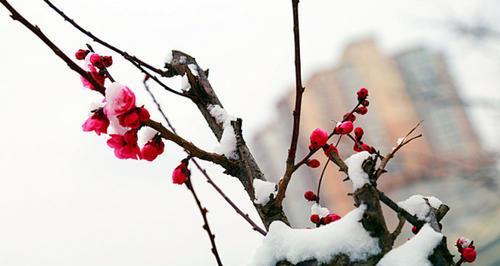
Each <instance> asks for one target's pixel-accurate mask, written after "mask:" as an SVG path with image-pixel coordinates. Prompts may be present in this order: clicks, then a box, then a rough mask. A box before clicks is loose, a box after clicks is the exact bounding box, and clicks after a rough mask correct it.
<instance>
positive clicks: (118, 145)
mask: <svg viewBox="0 0 500 266" xmlns="http://www.w3.org/2000/svg"><path fill="white" fill-rule="evenodd" d="M75 57H76V59H78V60H83V61H84V67H85V69H86V70H87V71H88V73H89V74H90V75H91V76H92V77H93V78H94V79H95V80H96V81H97V82H98V83H99V84H101V85H102V86H103V87H105V88H106V90H105V91H104V92H102V93H103V94H104V99H103V100H102V103H101V104H100V105H99V107H97V108H94V109H92V110H91V114H90V116H89V118H88V119H87V120H86V121H85V123H83V125H82V128H83V131H85V132H90V131H94V132H95V133H96V134H97V135H101V134H108V133H109V139H108V140H107V144H108V146H109V147H111V148H112V149H113V150H114V154H115V156H116V157H117V158H119V159H133V160H137V159H142V160H146V161H153V160H154V159H156V158H157V157H158V155H160V154H162V153H163V151H164V149H165V145H164V143H163V141H162V139H161V136H160V134H159V133H158V132H156V131H154V130H153V131H152V132H151V131H147V130H145V129H143V124H144V122H146V121H148V120H149V117H150V115H149V112H148V110H147V109H146V108H144V106H140V107H138V106H137V105H136V97H135V94H134V92H132V90H131V89H129V88H128V87H126V86H123V85H121V84H119V83H117V82H111V83H110V84H108V85H107V86H104V85H105V82H106V79H107V73H108V72H107V70H106V68H108V67H110V66H111V65H112V64H113V59H112V57H111V56H101V55H99V54H96V53H92V52H90V51H88V50H83V49H80V50H78V51H77V52H76V53H75ZM82 82H83V86H84V87H87V88H89V89H91V90H95V89H96V88H94V86H93V85H92V84H91V83H90V82H89V81H88V80H86V79H85V78H83V77H82ZM108 131H112V132H108ZM146 131H147V132H148V133H147V132H146ZM141 132H142V134H141ZM138 134H141V135H143V139H144V140H143V142H144V145H140V144H139V142H138V139H139V137H138ZM141 146H142V147H141Z"/></svg>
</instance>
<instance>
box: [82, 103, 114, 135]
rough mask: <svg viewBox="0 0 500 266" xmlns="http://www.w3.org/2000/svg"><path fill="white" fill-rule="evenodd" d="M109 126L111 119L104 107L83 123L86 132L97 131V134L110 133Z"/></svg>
mask: <svg viewBox="0 0 500 266" xmlns="http://www.w3.org/2000/svg"><path fill="white" fill-rule="evenodd" d="M108 126H109V119H108V117H107V116H106V115H105V114H104V112H103V110H102V108H99V109H97V110H95V111H94V112H93V113H92V115H91V116H90V117H89V118H88V119H87V120H86V121H85V123H83V125H82V129H83V131H85V132H89V131H95V133H97V135H101V133H104V134H106V133H108Z"/></svg>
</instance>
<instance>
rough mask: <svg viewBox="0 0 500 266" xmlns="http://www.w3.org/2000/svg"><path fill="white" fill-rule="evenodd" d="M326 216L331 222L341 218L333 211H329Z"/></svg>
mask: <svg viewBox="0 0 500 266" xmlns="http://www.w3.org/2000/svg"><path fill="white" fill-rule="evenodd" d="M327 217H329V218H330V220H331V221H332V222H335V221H338V220H340V218H342V217H340V216H339V215H337V214H335V213H330V214H328V216H327Z"/></svg>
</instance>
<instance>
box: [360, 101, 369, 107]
mask: <svg viewBox="0 0 500 266" xmlns="http://www.w3.org/2000/svg"><path fill="white" fill-rule="evenodd" d="M361 105H363V106H365V107H368V105H370V102H369V101H368V100H364V101H363V102H362V103H361Z"/></svg>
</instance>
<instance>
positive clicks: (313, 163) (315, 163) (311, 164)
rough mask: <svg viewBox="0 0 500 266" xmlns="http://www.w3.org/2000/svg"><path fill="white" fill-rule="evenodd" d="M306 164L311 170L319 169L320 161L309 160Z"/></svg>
mask: <svg viewBox="0 0 500 266" xmlns="http://www.w3.org/2000/svg"><path fill="white" fill-rule="evenodd" d="M306 164H307V166H309V167H311V168H317V167H319V165H320V163H319V161H318V160H316V159H312V160H307V162H306Z"/></svg>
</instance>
